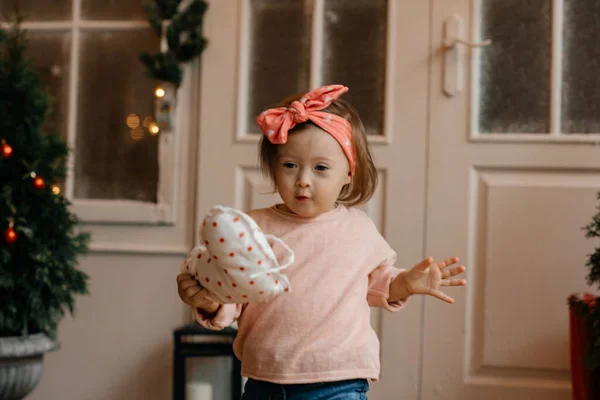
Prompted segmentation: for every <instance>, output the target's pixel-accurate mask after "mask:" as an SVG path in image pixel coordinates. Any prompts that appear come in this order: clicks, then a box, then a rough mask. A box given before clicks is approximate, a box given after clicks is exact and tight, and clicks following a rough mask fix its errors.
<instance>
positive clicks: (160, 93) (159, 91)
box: [154, 88, 165, 97]
mask: <svg viewBox="0 0 600 400" xmlns="http://www.w3.org/2000/svg"><path fill="white" fill-rule="evenodd" d="M154 94H155V95H156V97H165V90H164V89H163V88H157V89H156V91H155V92H154Z"/></svg>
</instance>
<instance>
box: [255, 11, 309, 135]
mask: <svg viewBox="0 0 600 400" xmlns="http://www.w3.org/2000/svg"><path fill="white" fill-rule="evenodd" d="M312 3H313V2H312V1H302V0H252V1H251V3H250V4H251V16H250V18H251V21H250V26H251V27H252V28H251V29H252V31H251V32H250V52H249V54H250V71H249V77H248V78H249V79H248V81H249V84H248V115H247V116H246V132H252V133H259V132H260V130H259V128H258V126H256V123H255V119H256V116H257V115H258V114H260V113H261V112H262V111H263V110H264V109H265V108H267V107H270V106H273V105H275V104H276V103H278V102H279V101H280V100H282V99H283V98H285V97H287V96H289V95H291V94H293V93H296V92H305V91H307V90H308V89H309V79H310V78H309V74H310V40H311V25H312V9H313V4H312Z"/></svg>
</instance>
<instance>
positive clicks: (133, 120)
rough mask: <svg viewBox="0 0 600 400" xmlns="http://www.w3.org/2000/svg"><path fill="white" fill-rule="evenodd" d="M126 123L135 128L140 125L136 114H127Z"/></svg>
mask: <svg viewBox="0 0 600 400" xmlns="http://www.w3.org/2000/svg"><path fill="white" fill-rule="evenodd" d="M126 123H127V126H128V127H130V128H131V129H135V128H137V127H138V126H140V117H139V116H138V115H137V114H129V115H128V116H127V120H126Z"/></svg>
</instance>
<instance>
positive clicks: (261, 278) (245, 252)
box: [181, 206, 294, 304]
mask: <svg viewBox="0 0 600 400" xmlns="http://www.w3.org/2000/svg"><path fill="white" fill-rule="evenodd" d="M200 238H201V239H200V241H201V242H200V244H199V245H198V246H196V247H195V248H194V249H193V250H192V251H191V252H190V255H189V257H188V258H187V259H186V260H185V262H184V263H183V264H182V266H181V272H188V273H190V274H192V275H194V276H195V277H196V279H197V280H198V281H199V282H200V284H201V285H202V286H204V287H205V288H207V289H208V290H210V291H211V292H212V293H213V294H214V297H215V300H217V301H218V302H220V303H223V304H227V303H234V304H239V303H249V302H259V301H267V300H269V299H271V298H273V297H274V296H277V295H279V294H281V293H285V292H288V291H289V290H290V282H289V280H288V278H287V277H286V276H285V275H283V274H281V273H280V272H279V271H281V270H282V269H284V268H287V267H288V266H290V265H291V264H292V263H293V262H294V252H293V251H292V250H291V249H290V248H289V247H288V246H287V245H286V244H285V243H284V242H283V241H282V240H281V239H279V238H277V237H275V236H273V235H268V234H264V233H263V232H262V231H261V230H260V228H259V227H258V225H257V224H256V222H255V221H254V220H253V219H252V218H250V216H249V215H248V214H245V213H243V212H241V211H239V210H236V209H233V208H229V207H222V206H215V207H213V208H211V209H210V210H208V211H207V213H206V216H205V217H204V221H203V222H202V226H201V227H200ZM269 241H271V242H277V243H279V244H281V245H282V246H283V248H284V249H285V250H286V252H287V253H288V256H287V259H286V263H285V264H284V265H279V261H278V260H277V258H276V257H275V254H274V253H273V250H272V249H271V246H270V245H269Z"/></svg>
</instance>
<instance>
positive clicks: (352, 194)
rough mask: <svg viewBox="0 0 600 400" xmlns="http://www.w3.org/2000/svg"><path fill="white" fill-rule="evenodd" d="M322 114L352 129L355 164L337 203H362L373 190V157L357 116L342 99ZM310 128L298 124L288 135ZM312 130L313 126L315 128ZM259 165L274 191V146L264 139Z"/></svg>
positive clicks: (289, 100)
mask: <svg viewBox="0 0 600 400" xmlns="http://www.w3.org/2000/svg"><path fill="white" fill-rule="evenodd" d="M302 96H303V94H299V95H293V96H291V97H288V98H286V99H285V100H283V101H282V102H281V103H280V104H279V105H277V107H287V106H289V105H290V104H292V102H294V101H296V100H299V99H300V98H301V97H302ZM322 111H324V112H327V113H330V114H334V115H337V116H339V117H342V118H344V119H346V120H347V121H348V122H349V123H350V126H351V127H352V141H353V142H354V152H355V154H354V159H355V160H356V169H355V171H354V176H353V177H352V181H351V182H350V183H349V184H347V185H344V187H343V188H342V190H341V191H340V194H339V196H338V201H339V202H340V203H342V204H345V205H346V206H348V207H351V206H355V205H358V204H362V203H366V202H367V201H368V200H369V199H370V198H371V196H373V193H374V192H375V189H376V188H377V178H378V175H377V170H376V169H375V165H374V163H373V156H372V155H371V151H370V150H369V144H368V143H367V136H366V134H365V127H364V125H363V123H362V121H361V120H360V117H359V116H358V113H357V112H356V110H355V109H354V107H352V105H350V104H349V103H347V102H345V101H344V100H342V99H339V98H338V99H336V100H334V101H333V102H332V103H331V104H330V105H329V106H328V107H327V108H325V109H323V110H322ZM308 124H310V125H314V124H313V123H312V122H310V121H307V122H304V123H301V124H298V125H296V126H295V127H294V129H292V130H290V132H289V133H293V132H298V131H301V130H302V129H304V128H305V127H306V126H308ZM315 126H316V125H315ZM259 146H260V151H259V161H260V167H261V169H262V172H263V175H265V176H266V177H267V178H269V179H270V180H271V182H272V183H273V185H274V187H275V190H277V184H276V183H275V166H276V163H277V151H278V145H276V144H273V143H271V142H269V140H268V139H267V137H266V136H264V135H263V137H262V140H261V142H260V145H259Z"/></svg>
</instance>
